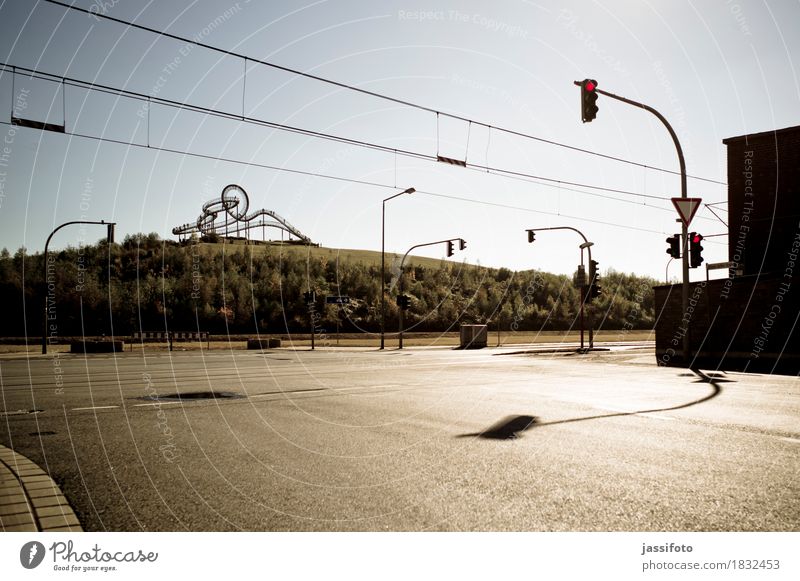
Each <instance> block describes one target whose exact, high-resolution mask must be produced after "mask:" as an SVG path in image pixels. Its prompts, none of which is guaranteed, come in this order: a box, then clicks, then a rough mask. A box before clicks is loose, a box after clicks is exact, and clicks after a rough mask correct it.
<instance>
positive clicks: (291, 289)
mask: <svg viewBox="0 0 800 581" xmlns="http://www.w3.org/2000/svg"><path fill="white" fill-rule="evenodd" d="M50 258H51V260H50V262H49V264H48V269H47V273H46V275H45V269H44V257H43V256H42V255H41V254H33V255H26V254H25V253H24V252H23V250H22V249H20V250H19V251H17V252H16V253H15V254H14V255H13V256H11V255H10V254H9V253H8V252H7V251H3V253H2V255H0V300H2V301H3V304H4V305H6V310H5V313H4V325H3V328H4V334H5V335H6V336H24V335H39V334H40V330H39V329H40V328H41V327H40V321H41V320H42V307H43V305H45V304H47V309H48V310H47V313H48V324H49V327H51V328H52V329H51V331H49V332H51V333H54V334H56V335H58V336H67V335H81V334H86V335H99V334H107V335H111V334H112V332H113V334H115V335H126V334H130V333H132V332H134V331H151V330H163V329H165V328H169V329H172V330H202V331H209V332H212V333H242V334H247V333H255V332H259V333H261V332H263V333H285V332H287V331H293V332H296V331H307V329H308V325H309V320H310V317H311V316H312V315H313V316H314V317H315V319H316V321H317V325H318V327H319V328H327V329H333V328H336V327H337V326H338V327H339V328H340V329H341V330H342V332H364V331H369V332H375V331H377V330H378V329H379V328H380V320H381V317H380V314H381V290H380V289H381V284H380V280H381V270H380V253H379V252H375V251H368V250H346V249H342V250H339V249H333V248H320V247H308V246H297V245H287V244H249V245H245V244H244V243H226V244H221V243H205V242H192V241H187V242H184V243H177V242H174V241H163V240H160V239H159V238H158V236H157V235H155V234H150V235H136V236H128V237H126V238H125V240H124V241H123V242H122V243H121V244H114V245H112V246H111V247H109V246H108V245H107V244H106V242H105V241H100V242H98V243H97V244H96V245H90V246H84V247H81V248H80V249H77V248H67V249H65V250H61V251H55V252H52V253H51V254H50ZM405 270H406V276H405V293H406V294H407V295H408V296H409V297H410V299H411V306H410V309H409V310H408V311H407V312H406V317H405V318H406V324H407V327H408V328H409V330H412V331H431V332H443V331H448V330H454V329H457V328H458V325H459V323H484V322H489V321H491V322H492V323H493V324H494V325H495V326H497V325H499V326H500V327H501V328H503V329H508V330H512V331H540V330H541V331H547V330H563V329H568V328H570V327H571V326H573V325H574V324H575V315H576V313H577V312H578V307H579V303H580V294H579V291H578V289H576V288H575V287H574V285H573V284H572V281H571V280H570V279H569V277H566V276H563V275H553V274H550V273H545V272H539V271H523V272H512V271H511V270H509V269H507V268H499V269H498V268H486V267H482V266H478V265H468V264H462V263H459V262H453V261H447V260H437V259H431V258H423V257H414V258H413V259H412V260H410V261H409V264H408V265H407V268H406V269H405ZM398 274H399V269H398V268H397V265H396V264H394V260H393V256H392V255H388V256H387V264H386V278H385V280H384V282H385V285H386V288H388V289H389V291H388V295H387V299H386V325H387V328H396V325H397V318H398V316H399V311H398V308H397V306H396V304H395V296H396V295H397V280H398ZM654 284H656V281H654V280H651V279H647V278H641V277H637V276H635V275H626V274H622V273H616V272H613V271H611V272H606V273H605V275H604V279H603V285H602V286H603V289H604V294H603V296H602V297H601V298H600V299H599V300H598V301H597V302H596V303H595V304H594V305H592V306H591V307H590V308H589V314H590V315H591V316H593V317H594V318H595V320H596V321H597V325H596V328H598V327H602V328H605V329H649V328H652V325H653V322H654V318H655V313H654V307H653V291H652V286H653V285H654ZM308 290H315V291H316V292H317V297H318V300H317V303H316V304H314V305H313V306H312V307H309V306H308V305H306V304H305V303H304V300H303V293H304V292H306V291H308ZM325 295H348V296H349V297H351V302H350V303H349V304H348V305H345V306H341V307H340V306H337V305H326V304H325V303H324V298H323V297H324V296H325ZM45 301H46V303H45ZM26 321H27V327H26Z"/></svg>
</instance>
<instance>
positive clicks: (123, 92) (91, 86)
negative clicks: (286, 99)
mask: <svg viewBox="0 0 800 581" xmlns="http://www.w3.org/2000/svg"><path fill="white" fill-rule="evenodd" d="M0 68H2V69H6V70H8V69H10V70H11V73H12V74H18V73H17V71H23V72H24V73H25V74H28V75H29V76H30V77H31V78H33V77H38V78H42V79H44V80H47V81H50V82H54V83H60V84H62V85H65V86H69V87H77V88H81V89H85V90H87V91H97V92H100V93H105V94H110V95H116V96H123V97H126V98H130V99H134V100H139V101H143V102H146V103H147V105H148V116H149V114H150V112H149V107H150V106H151V105H152V104H153V103H155V104H158V105H163V106H165V107H172V108H175V109H180V110H186V111H190V112H193V113H202V114H204V115H210V116H212V117H218V118H221V119H227V120H231V121H238V122H241V123H247V124H250V125H258V126H262V127H269V128H271V129H277V130H279V131H287V132H290V133H295V134H300V135H305V136H307V137H312V138H317V139H325V140H328V141H334V142H336V143H343V144H347V145H352V146H355V147H363V148H366V149H371V150H377V151H382V152H384V153H390V154H393V155H401V156H404V157H411V158H416V159H421V160H424V161H432V162H437V161H439V156H438V155H436V156H434V155H431V154H426V153H423V152H419V151H412V150H407V149H398V148H395V147H389V146H386V145H380V144H378V143H372V142H369V141H363V140H358V139H351V138H348V137H342V136H340V135H334V134H331V133H323V132H321V131H313V130H310V129H304V128H301V127H295V126H292V125H286V124H283V123H276V122H273V121H267V120H264V119H258V118H256V117H246V116H243V115H236V114H233V113H227V112H225V111H220V110H218V109H212V108H209V107H201V106H199V105H191V104H188V103H184V102H181V101H176V100H173V99H166V98H164V97H150V96H148V95H145V94H143V93H137V92H134V91H129V90H127V89H120V88H117V87H111V86H109V85H101V84H98V83H92V82H88V81H82V80H80V79H75V78H72V77H66V76H60V75H54V74H52V73H46V72H40V71H35V70H33V69H28V68H26V67H17V66H15V65H9V64H7V63H2V64H0ZM65 123H66V120H65ZM148 123H149V117H148ZM464 167H466V168H468V169H473V170H478V171H481V172H485V173H491V174H494V175H499V176H504V177H511V178H525V179H530V180H540V181H545V182H549V184H550V187H561V186H577V187H582V188H589V189H593V190H599V191H604V192H610V193H615V194H622V195H627V196H634V197H639V198H649V199H652V200H659V201H664V200H666V198H664V197H662V196H653V195H649V194H642V193H639V192H633V191H630V190H622V189H619V188H608V187H604V186H596V185H592V184H585V183H581V182H572V181H568V180H561V179H557V178H551V177H547V176H542V175H536V174H530V173H527V172H518V171H514V170H508V169H503V168H498V167H493V166H488V165H480V164H472V163H471V164H469V165H466V164H465V165H464ZM573 191H575V192H579V193H586V194H588V192H580V190H573ZM594 195H597V194H594ZM606 198H607V199H610V200H618V198H613V197H610V196H607V197H606Z"/></svg>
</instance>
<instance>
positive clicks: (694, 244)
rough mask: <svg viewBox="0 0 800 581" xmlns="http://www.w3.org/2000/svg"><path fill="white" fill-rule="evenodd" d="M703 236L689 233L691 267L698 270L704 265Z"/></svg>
mask: <svg viewBox="0 0 800 581" xmlns="http://www.w3.org/2000/svg"><path fill="white" fill-rule="evenodd" d="M701 242H703V235H702V234H698V233H697V232H690V233H689V258H690V260H689V266H690V267H691V268H697V267H698V266H700V265H701V264H702V263H703V246H702V244H701Z"/></svg>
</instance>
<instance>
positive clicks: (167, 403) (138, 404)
mask: <svg viewBox="0 0 800 581" xmlns="http://www.w3.org/2000/svg"><path fill="white" fill-rule="evenodd" d="M179 403H183V402H180V401H157V402H154V403H135V404H133V407H135V408H140V407H144V406H154V405H157V406H162V405H175V404H179Z"/></svg>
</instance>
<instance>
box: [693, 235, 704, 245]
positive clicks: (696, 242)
mask: <svg viewBox="0 0 800 581" xmlns="http://www.w3.org/2000/svg"><path fill="white" fill-rule="evenodd" d="M702 239H703V236H702V235H700V234H695V235H694V236H692V242H694V243H695V244H699V243H700V241H701V240H702Z"/></svg>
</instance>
